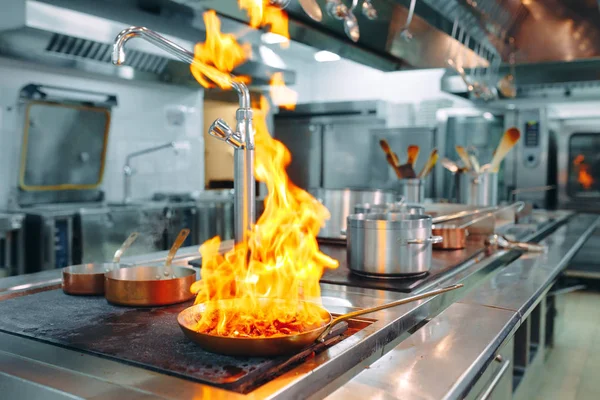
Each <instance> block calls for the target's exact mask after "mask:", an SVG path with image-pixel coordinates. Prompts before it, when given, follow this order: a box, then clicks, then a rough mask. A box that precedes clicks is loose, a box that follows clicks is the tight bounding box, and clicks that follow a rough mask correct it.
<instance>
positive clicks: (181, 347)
mask: <svg viewBox="0 0 600 400" xmlns="http://www.w3.org/2000/svg"><path fill="white" fill-rule="evenodd" d="M190 305H191V303H189V302H188V303H184V304H179V305H175V306H170V307H157V308H125V307H117V306H113V305H111V304H109V303H107V301H106V300H105V299H104V297H82V296H69V295H66V294H64V293H63V292H62V290H60V289H59V290H48V291H44V292H39V293H35V294H30V295H27V296H22V297H18V298H14V299H10V300H5V301H1V302H0V331H2V332H5V333H9V334H15V335H18V336H23V337H27V338H31V339H35V340H39V341H42V342H46V343H50V344H53V345H58V346H61V347H65V348H68V349H73V350H77V351H81V352H84V353H90V354H94V355H98V356H101V357H106V358H109V359H113V360H116V361H120V362H123V363H127V364H131V365H135V366H138V367H142V368H146V369H150V370H154V371H157V372H160V373H164V374H169V375H173V376H177V377H180V378H184V379H189V380H193V381H196V382H200V383H205V384H209V385H212V386H216V387H219V388H223V389H227V390H231V391H234V392H238V393H248V392H250V391H252V390H253V389H255V388H256V387H258V386H260V385H261V384H263V383H265V382H267V381H269V380H271V379H273V378H275V377H277V376H278V375H280V374H282V373H284V372H285V371H287V370H289V369H291V368H293V367H294V366H297V365H298V364H299V363H301V362H303V361H304V360H306V359H308V358H309V357H312V356H314V354H316V353H320V352H322V351H324V350H326V349H327V348H329V347H330V346H332V345H334V344H336V343H338V342H340V341H342V340H343V339H345V338H347V337H349V336H351V335H353V334H354V333H356V332H358V331H359V330H361V329H363V328H365V327H366V326H368V325H369V324H370V322H368V321H367V320H355V321H350V322H349V324H348V325H342V324H340V325H341V327H340V328H338V329H337V330H336V332H334V333H333V334H332V335H330V336H329V338H328V339H327V340H326V341H325V343H319V344H315V345H314V346H313V347H311V348H309V349H307V350H305V351H303V352H301V353H298V354H295V355H293V356H282V357H277V358H260V357H231V356H224V355H219V354H214V353H210V352H208V351H205V350H203V349H201V348H200V347H199V346H198V345H196V344H195V343H193V342H191V341H189V340H188V339H187V338H186V337H185V336H184V335H183V333H182V332H181V330H180V328H179V325H178V324H177V314H178V313H179V312H180V311H181V310H183V309H184V308H186V307H189V306H190Z"/></svg>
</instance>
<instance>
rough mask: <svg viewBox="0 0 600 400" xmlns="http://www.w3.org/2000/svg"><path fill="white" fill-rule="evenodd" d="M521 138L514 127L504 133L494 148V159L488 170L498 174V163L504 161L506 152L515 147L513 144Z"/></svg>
mask: <svg viewBox="0 0 600 400" xmlns="http://www.w3.org/2000/svg"><path fill="white" fill-rule="evenodd" d="M520 138H521V132H519V130H518V129H517V128H515V127H513V128H509V129H507V130H506V132H504V135H503V136H502V139H501V140H500V143H499V144H498V147H497V148H496V153H495V154H494V158H493V159H492V162H491V163H490V167H489V170H490V171H492V172H498V169H499V168H500V163H501V162H502V160H504V157H506V155H507V154H508V152H509V151H510V150H511V149H512V148H513V147H514V146H515V144H516V143H517V142H518V141H519V139H520Z"/></svg>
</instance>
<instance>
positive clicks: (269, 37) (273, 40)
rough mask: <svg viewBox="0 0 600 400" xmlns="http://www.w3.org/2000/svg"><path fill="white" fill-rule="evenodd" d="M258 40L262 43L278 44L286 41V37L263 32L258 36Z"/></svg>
mask: <svg viewBox="0 0 600 400" xmlns="http://www.w3.org/2000/svg"><path fill="white" fill-rule="evenodd" d="M260 40H262V42H263V43H264V44H279V43H286V42H287V41H288V38H286V37H285V36H281V35H278V34H276V33H273V32H265V33H263V34H262V35H261V36H260Z"/></svg>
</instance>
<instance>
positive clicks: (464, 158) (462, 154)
mask: <svg viewBox="0 0 600 400" xmlns="http://www.w3.org/2000/svg"><path fill="white" fill-rule="evenodd" d="M456 153H457V154H458V156H459V157H460V159H461V160H462V162H463V164H465V167H466V168H467V170H470V169H472V168H473V166H472V165H471V161H470V160H469V153H467V150H466V149H465V148H464V147H462V146H458V145H457V146H456Z"/></svg>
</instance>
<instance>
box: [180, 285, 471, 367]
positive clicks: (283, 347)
mask: <svg viewBox="0 0 600 400" xmlns="http://www.w3.org/2000/svg"><path fill="white" fill-rule="evenodd" d="M461 287H463V285H462V284H457V285H452V286H448V287H444V288H441V289H436V290H432V291H429V292H425V293H421V294H418V295H415V296H411V297H407V298H405V299H402V300H398V301H394V302H391V303H387V304H384V305H382V306H377V307H372V308H365V309H363V310H358V311H354V312H351V313H348V314H343V315H340V316H339V317H335V318H334V317H333V316H332V315H331V314H330V313H329V311H327V310H326V309H325V308H323V307H322V306H320V305H318V304H315V303H310V302H300V304H301V306H302V307H308V308H313V309H314V310H315V312H318V313H319V314H320V315H321V317H322V319H323V321H326V322H325V323H324V324H323V325H322V326H320V327H318V328H314V329H310V330H307V331H305V332H302V333H298V334H295V335H285V336H274V337H267V338H248V337H227V336H218V335H211V334H207V333H200V332H196V331H195V330H194V329H193V328H194V326H195V325H196V323H197V322H198V321H199V319H200V318H199V316H200V315H201V314H202V312H204V311H205V310H206V303H201V304H197V305H195V306H192V307H188V308H186V309H185V310H183V311H182V312H180V313H179V315H178V316H177V322H178V323H179V327H180V328H181V330H182V331H183V333H184V334H185V335H186V336H187V337H188V338H189V339H190V340H192V341H193V342H195V343H197V344H198V345H200V347H202V348H204V349H205V350H207V351H210V352H213V353H219V354H226V355H231V356H245V357H273V356H279V355H284V354H293V353H298V352H299V351H301V350H303V349H304V348H306V347H309V346H310V345H311V344H313V343H315V342H323V341H324V340H325V338H326V336H327V335H328V333H329V331H330V330H331V328H332V327H333V326H335V325H337V324H339V323H340V322H343V321H347V320H349V319H352V318H355V317H358V316H361V315H364V314H370V313H373V312H376V311H380V310H385V309H388V308H392V307H396V306H400V305H403V304H407V303H410V302H413V301H417V300H421V299H425V298H427V297H431V296H435V295H438V294H440V293H445V292H449V291H451V290H455V289H458V288H461ZM263 300H264V303H268V304H269V305H272V304H273V302H279V303H282V304H283V303H285V302H286V300H277V299H263ZM236 301H239V299H228V300H217V306H218V307H220V308H222V309H228V308H231V307H232V305H233V304H235V302H236ZM211 305H214V304H211Z"/></svg>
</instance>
